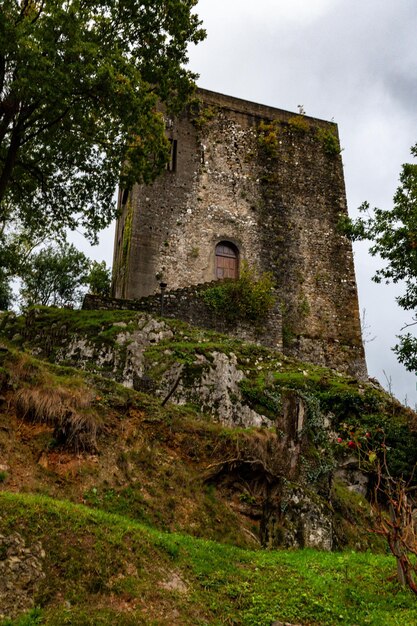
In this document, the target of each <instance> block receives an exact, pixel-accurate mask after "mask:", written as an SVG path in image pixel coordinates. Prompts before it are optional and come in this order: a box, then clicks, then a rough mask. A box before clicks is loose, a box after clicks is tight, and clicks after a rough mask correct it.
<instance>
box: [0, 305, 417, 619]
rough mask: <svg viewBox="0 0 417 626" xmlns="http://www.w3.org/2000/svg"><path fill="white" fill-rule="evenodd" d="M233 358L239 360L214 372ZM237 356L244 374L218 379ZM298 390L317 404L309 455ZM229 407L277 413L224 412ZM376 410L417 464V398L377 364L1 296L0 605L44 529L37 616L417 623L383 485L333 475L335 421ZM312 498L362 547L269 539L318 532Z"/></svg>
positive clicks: (128, 315)
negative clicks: (387, 527) (381, 500)
mask: <svg viewBox="0 0 417 626" xmlns="http://www.w3.org/2000/svg"><path fill="white" fill-rule="evenodd" d="M144 329H145V330H144ZM219 355H220V356H221V359H222V360H220V361H219ZM216 359H217V361H218V362H222V363H223V364H226V365H227V368H228V369H227V368H226V370H227V371H226V370H225V371H226V374H224V371H223V370H222V371H220V374H219V375H218V378H216V377H214V378H213V372H214V373H216V371H215V370H216V368H215V364H216ZM135 368H136V370H135ZM178 371H179V372H180V374H181V376H180V378H181V381H180V384H179V386H178V389H176V390H175V392H174V393H173V394H172V396H171V397H170V399H169V402H168V403H167V404H166V405H165V406H163V399H164V398H166V395H167V390H169V389H170V388H172V381H173V379H175V376H176V372H178ZM132 372H133V373H132ZM138 372H139V374H140V375H139V374H138ZM172 372H174V376H173V375H172ZM230 372H231V374H230ZM225 375H227V376H229V375H230V376H232V378H233V376H235V378H236V380H234V381H233V380H231V381H229V383H228V385H227V386H223V387H221V389H220V392H219V393H217V392H218V389H217V386H218V385H220V386H221V383H222V378H223V377H224V376H225ZM210 376H211V378H210ZM126 377H127V378H128V379H129V381H130V383H131V384H132V385H133V386H134V387H136V389H128V388H126V387H125V386H122V385H121V384H119V382H121V381H122V380H124V378H126ZM204 380H205V381H206V383H204ZM207 380H208V381H209V382H208V383H207ZM202 381H203V382H202ZM236 381H237V382H236ZM125 382H126V381H125ZM144 383H146V385H145V384H144ZM203 383H204V384H203ZM204 385H205V386H206V387H209V388H210V392H213V394H214V395H213V394H212V395H211V396H207V394H206V390H205V387H204ZM146 387H148V389H147V393H144V392H143V391H142V392H141V391H138V389H146ZM215 393H217V396H216V395H215ZM204 394H206V395H204ZM291 394H292V395H291ZM294 394H295V395H294ZM224 397H227V402H228V404H227V403H224V402H223V400H224ZM202 398H203V399H202ZM207 398H208V399H207ZM213 398H214V400H213ZM288 398H290V400H291V399H294V398H295V399H300V401H301V402H302V403H303V407H305V412H306V415H305V421H304V425H303V428H302V433H301V434H300V435H299V437H298V439H297V441H298V443H297V442H296V443H297V446H298V447H297V446H296V447H297V450H298V452H297V454H298V455H299V457H298V462H297V466H296V468H295V469H294V468H292V469H291V468H289V466H288V459H290V460H291V454H290V455H289V456H288V454H289V453H288V450H287V444H288V445H290V444H291V445H293V442H292V440H291V441H290V439H288V433H286V432H285V428H287V427H288V424H286V423H285V420H284V418H283V415H284V413H285V411H284V409H283V406H284V404H285V402H286V401H287V400H288ZM230 407H232V409H233V410H234V411H235V412H234V414H233V415H234V416H235V417H236V416H237V418H239V415H240V413H244V412H245V411H246V414H247V415H252V416H253V415H255V416H261V417H262V424H263V425H262V426H253V425H252V426H250V427H244V426H242V425H241V424H240V423H239V422H236V423H235V424H234V425H233V424H232V423H231V422H230V417H229V418H228V420H229V421H227V420H226V424H225V423H224V421H223V422H222V415H223V411H227V410H229V408H230ZM283 420H284V421H283ZM291 428H292V427H291ZM359 428H361V429H363V428H366V429H367V430H369V431H370V433H371V434H372V436H374V433H375V436H377V434H378V433H380V432H382V431H384V433H385V435H384V436H385V440H386V442H387V446H388V448H389V455H390V463H391V468H392V471H393V472H394V473H396V474H397V475H401V474H404V475H407V474H408V473H410V472H411V470H412V467H413V465H414V463H415V461H416V460H417V445H416V444H417V437H416V434H415V414H414V413H413V412H412V411H410V410H409V409H405V408H404V407H402V406H401V405H400V404H399V403H398V402H396V401H395V400H393V399H392V398H391V397H389V396H388V395H387V394H386V393H385V392H383V391H382V390H381V389H380V388H379V387H378V386H377V385H375V384H365V383H362V382H358V381H356V380H354V379H352V378H350V377H346V376H343V375H341V374H339V373H336V372H334V371H331V370H328V369H326V368H322V367H315V366H312V365H310V364H306V363H300V362H297V361H294V360H291V359H288V358H285V357H284V356H283V355H280V354H279V353H277V352H274V351H271V350H267V349H265V348H263V347H259V346H255V345H250V344H245V343H243V342H239V341H237V340H232V339H230V338H228V337H224V336H221V335H218V334H216V333H205V332H204V331H202V330H201V329H193V328H191V327H189V326H187V325H185V324H182V323H179V322H176V321H173V320H164V321H161V320H155V319H152V318H149V316H141V314H138V313H132V312H128V311H120V312H108V313H102V312H87V311H60V310H58V309H39V310H37V311H34V312H33V311H32V312H30V313H29V315H28V316H26V317H21V318H14V317H13V316H7V315H6V316H3V318H0V451H1V459H0V498H1V508H0V615H1V613H2V610H4V608H3V607H2V602H3V603H6V600H7V598H9V599H10V593H11V592H10V589H9V590H7V588H4V589H3V588H2V586H1V585H2V584H1V580H2V570H1V568H3V573H4V571H5V568H6V569H7V567H9V566H10V567H12V565H13V562H14V561H13V558H14V552H13V550H14V549H16V550H17V553H16V554H17V557H16V558H17V559H18V563H20V560H21V554H24V555H26V556H25V557H24V559H23V560H25V559H27V558H29V561H30V558H32V557H30V555H31V554H32V552H31V550H32V546H34V548H33V550H34V553H33V555H32V556H33V558H34V564H35V565H34V567H35V569H34V572H35V574H36V572H38V574H39V576H38V579H36V583H35V582H34V580H35V579H33V580H32V579H31V578H30V576H29V575H27V576H26V574H24V575H23V576H22V581H23V582H22V585H23V587H22V589H23V591H22V593H23V596H22V597H23V600H22V602H23V604H22V607H23V605H24V604H25V601H26V600H27V603H26V605H25V609H26V610H27V609H28V608H30V606H31V605H33V606H39V607H40V612H37V611H35V612H32V613H31V614H30V616H29V617H26V618H22V619H23V621H21V622H19V621H16V622H14V623H15V624H20V626H32V625H34V624H37V623H39V624H56V625H61V624H74V625H78V624H79V625H80V626H81V625H83V624H121V625H123V624H126V625H128V624H241V625H248V626H255V625H265V626H267V625H269V624H271V623H273V622H274V621H276V620H280V621H288V622H291V623H296V624H338V623H340V624H352V626H353V625H354V624H358V625H359V624H378V625H379V624H402V625H403V624H404V625H407V624H414V623H416V622H417V613H416V612H415V611H416V610H417V609H414V605H415V600H414V598H413V597H412V596H411V594H410V593H409V592H405V591H404V592H403V591H400V590H399V589H398V588H397V586H396V583H395V582H394V580H395V579H394V576H395V566H394V563H393V562H392V560H391V559H390V558H388V557H387V556H384V554H383V552H384V549H385V548H384V545H383V544H382V543H381V542H380V541H379V540H378V539H377V538H376V536H375V535H374V534H372V533H370V532H369V528H370V527H371V526H372V523H373V521H372V518H371V516H370V511H369V506H368V503H367V502H366V500H365V498H364V497H363V496H361V495H358V494H356V493H352V491H351V490H350V489H349V488H348V486H347V485H346V484H344V483H343V482H341V481H340V480H333V473H334V470H335V469H337V466H338V465H339V464H340V463H343V462H344V460H345V459H346V449H342V448H341V447H340V446H338V445H337V443H336V435H337V433H339V432H353V431H355V429H359ZM378 436H379V435H378ZM284 461H286V462H284ZM286 463H287V464H286ZM30 494H32V495H30ZM300 498H301V499H302V498H304V501H303V502H304V504H303V503H301V504H300V503H299V504H298V505H297V502H298V501H299V500H300ZM306 503H307V504H306ZM268 507H269V509H268ZM291 507H292V512H291V510H290V509H291ZM297 507H298V508H297ZM303 507H304V508H303ZM309 507H316V509H317V511H318V512H320V511H321V512H322V513H323V515H324V516H325V517H326V518H328V519H329V520H331V521H332V525H333V547H334V548H336V549H339V550H340V549H342V548H344V549H345V552H335V553H333V554H325V553H320V552H314V551H310V550H301V551H298V552H297V551H293V552H285V551H264V550H261V549H260V548H261V547H262V544H265V545H276V544H277V542H279V541H280V540H281V539H282V543H284V544H285V537H286V536H287V535H288V533H289V535H290V536H291V537H293V538H294V539H295V540H296V544H298V545H303V541H304V539H303V537H301V535H300V530H299V529H298V530H297V528H298V526H297V523H298V518H299V517H301V516H304V515H307V514H308V510H307V509H308V508H309ZM271 511H272V514H271ZM268 515H269V517H268ZM271 515H272V516H271ZM291 516H292V517H291ZM268 520H269V524H270V528H273V531H274V538H273V539H274V542H275V543H274V542H272V540H270V536H271V532H270V530H269V531H268V532H269V535H268V532H267V533H266V534H265V524H266V522H267V521H268ZM178 533H181V534H178ZM285 533H287V535H285ZM291 533H292V534H291ZM297 533H298V534H297ZM265 537H266V538H267V539H265ZM268 537H269V539H268ZM8 542H9V543H8ZM22 542H23V543H22ZM11 546H12V547H11ZM13 546H14V548H13ZM16 546H17V547H16ZM19 546H20V547H19ZM22 546H23V547H22ZM352 549H355V550H358V549H359V550H368V552H366V553H363V554H357V553H354V552H352ZM19 550H20V552H19ZM25 550H26V551H27V552H25ZM346 550H348V551H346ZM369 550H372V551H373V552H374V554H371V553H370V552H369ZM376 552H378V553H379V554H376ZM19 555H20V556H19ZM27 555H29V557H28V556H27ZM42 555H43V556H42ZM10 558H11V559H12V561H11V562H10ZM8 559H9V560H8ZM19 559H20V560H19ZM13 567H14V566H13ZM10 572H13V568H12V569H10ZM39 572H41V573H39ZM35 574H34V575H35ZM38 574H36V575H38ZM25 576H26V578H27V580H26V583H25ZM28 576H29V578H28ZM3 578H4V576H3ZM6 578H7V577H6ZM35 578H36V576H35ZM29 579H30V580H29ZM31 581H32V582H31ZM13 584H14V583H13ZM16 584H18V583H16ZM25 584H26V586H25ZM2 594H3V595H2ZM25 594H26V595H25ZM25 598H26V600H25ZM31 603H32V604H31ZM20 613H23V609H22V611H20V610H17V609H16V610H15V611H14V615H16V616H17V615H19V614H20ZM7 614H10V611H9V613H7V612H6V613H5V615H7ZM25 619H26V621H25ZM0 623H1V622H0Z"/></svg>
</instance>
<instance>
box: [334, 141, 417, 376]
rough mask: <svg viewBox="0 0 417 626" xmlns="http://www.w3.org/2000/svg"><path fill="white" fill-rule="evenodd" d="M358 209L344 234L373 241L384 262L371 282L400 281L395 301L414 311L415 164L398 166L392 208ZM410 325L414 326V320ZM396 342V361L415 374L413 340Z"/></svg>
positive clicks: (414, 151) (414, 150) (416, 343)
mask: <svg viewBox="0 0 417 626" xmlns="http://www.w3.org/2000/svg"><path fill="white" fill-rule="evenodd" d="M411 154H412V155H413V156H414V157H417V144H416V145H415V146H413V147H412V148H411ZM360 210H361V211H362V212H363V213H364V214H365V215H366V217H361V218H359V219H357V220H356V221H351V220H347V221H344V222H343V224H342V228H343V230H344V232H345V233H346V234H347V235H348V236H349V237H350V238H351V239H352V240H363V239H366V240H370V241H372V242H373V244H372V246H371V248H370V253H371V254H372V255H373V256H375V255H379V256H380V257H381V258H382V259H383V260H384V261H386V265H385V266H384V267H383V268H381V269H379V270H378V271H377V272H376V274H375V276H374V278H373V280H375V281H376V282H378V283H379V282H381V281H382V280H385V281H386V282H389V281H392V282H394V283H397V282H399V281H403V282H404V285H405V292H404V294H403V295H401V296H399V297H398V298H397V302H398V304H399V305H400V306H401V307H402V308H403V309H405V310H406V311H414V312H415V311H417V164H413V163H406V164H404V165H403V166H402V171H401V174H400V185H399V187H398V189H397V191H396V193H395V196H394V202H393V207H392V209H390V210H384V209H374V210H373V211H372V212H371V211H370V208H369V204H368V203H367V202H365V203H364V204H363V205H362V206H361V207H360ZM414 323H416V324H417V319H416V318H415V322H414ZM399 339H400V341H399V343H398V344H397V345H396V346H395V347H394V351H395V352H396V354H397V356H398V360H399V361H400V362H401V363H403V364H404V365H405V367H406V368H407V369H408V370H410V371H417V338H416V337H413V336H412V335H411V333H407V334H405V335H403V336H399Z"/></svg>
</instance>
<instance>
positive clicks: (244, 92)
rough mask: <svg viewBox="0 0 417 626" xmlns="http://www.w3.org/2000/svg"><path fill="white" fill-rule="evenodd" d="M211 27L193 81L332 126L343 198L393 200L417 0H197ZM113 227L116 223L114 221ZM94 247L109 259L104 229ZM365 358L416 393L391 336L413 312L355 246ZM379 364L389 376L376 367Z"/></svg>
mask: <svg viewBox="0 0 417 626" xmlns="http://www.w3.org/2000/svg"><path fill="white" fill-rule="evenodd" d="M196 10H197V12H198V14H199V15H200V17H201V19H202V20H203V23H204V27H205V28H206V30H207V39H206V41H204V42H203V43H201V44H199V45H198V46H197V47H193V48H192V49H190V66H191V68H192V69H193V70H194V71H195V72H197V73H198V74H199V75H200V78H199V80H198V84H199V86H201V87H204V88H206V89H211V90H213V91H218V92H220V93H225V94H228V95H233V96H236V97H239V98H245V99H247V100H252V101H254V102H260V103H263V104H268V105H271V106H275V107H278V108H281V109H287V110H289V111H297V110H298V109H297V106H298V105H303V107H304V109H305V111H306V113H307V115H311V116H313V117H318V118H322V119H327V120H334V121H335V122H337V124H338V126H339V134H340V138H341V144H342V147H343V148H344V151H343V155H342V156H343V161H344V167H345V180H346V190H347V198H348V204H349V210H350V213H351V215H355V214H356V209H357V207H358V206H359V205H360V204H361V203H362V202H363V201H364V200H368V201H369V202H370V203H371V205H373V206H379V207H381V208H389V207H390V206H391V202H392V196H393V195H394V192H395V190H396V187H397V185H398V176H399V172H400V168H401V165H402V163H404V162H406V161H410V158H411V157H410V146H411V145H412V144H414V143H415V142H417V80H416V79H417V5H416V0H395V1H394V0H362V1H359V0H256V1H254V0H239V1H237V0H199V3H198V5H197V9H196ZM111 232H112V231H111ZM102 241H103V244H102V246H100V247H99V248H98V249H96V250H95V251H94V256H95V257H96V258H99V259H102V258H105V259H106V260H107V262H108V263H111V248H112V235H111V234H109V233H106V234H105V235H104V236H103V238H102ZM355 263H356V274H357V281H358V287H359V298H360V307H361V309H366V323H367V324H368V325H369V329H368V338H372V337H373V336H376V338H375V339H374V341H371V342H368V343H367V344H366V352H367V362H368V370H369V373H370V375H371V376H375V377H376V378H378V379H379V380H380V382H381V383H382V384H384V386H387V381H386V377H388V378H392V386H393V391H394V393H395V395H396V396H397V397H398V398H399V399H400V400H402V401H404V399H405V398H406V397H407V399H408V403H409V404H410V405H412V406H414V404H415V403H416V402H417V392H416V376H415V375H412V374H408V373H406V372H405V370H404V369H403V368H402V367H401V366H400V365H398V364H397V362H396V358H395V355H394V354H393V353H392V352H391V350H390V347H391V346H393V345H394V344H395V342H396V339H395V336H396V334H398V333H399V331H400V329H401V327H402V326H403V325H404V323H405V322H406V321H408V319H409V318H407V316H406V314H405V313H404V312H403V311H402V310H400V309H399V308H398V307H397V306H396V304H395V294H396V293H397V294H398V293H399V292H400V291H399V289H398V288H397V289H396V290H395V289H394V288H393V287H392V286H391V287H390V286H385V285H376V284H374V283H372V281H371V277H372V274H373V272H374V270H375V268H376V267H377V266H378V262H377V260H375V259H372V258H371V257H369V255H368V254H367V246H366V245H365V244H359V245H358V246H357V247H355ZM384 371H385V373H386V376H385V374H384Z"/></svg>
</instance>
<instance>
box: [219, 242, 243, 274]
mask: <svg viewBox="0 0 417 626" xmlns="http://www.w3.org/2000/svg"><path fill="white" fill-rule="evenodd" d="M216 278H218V279H222V278H233V279H237V278H239V250H238V249H237V248H236V246H235V245H234V244H232V243H230V242H229V241H221V242H220V243H218V244H217V246H216Z"/></svg>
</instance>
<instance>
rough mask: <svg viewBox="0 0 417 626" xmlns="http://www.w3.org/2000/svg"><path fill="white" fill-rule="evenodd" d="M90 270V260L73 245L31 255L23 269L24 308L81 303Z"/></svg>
mask: <svg viewBox="0 0 417 626" xmlns="http://www.w3.org/2000/svg"><path fill="white" fill-rule="evenodd" d="M89 269H90V261H89V259H88V258H87V257H86V256H85V254H83V253H82V252H79V251H78V250H77V249H76V248H75V246H73V245H72V244H63V245H62V246H61V247H59V248H56V247H54V246H52V245H50V246H48V247H46V248H43V249H42V250H40V251H39V252H37V253H35V254H32V255H31V257H30V258H29V259H28V261H27V262H26V264H25V266H24V267H22V268H21V270H20V273H21V278H22V287H21V290H20V296H21V299H22V304H23V306H31V305H34V304H42V305H45V306H46V305H53V306H71V307H72V306H74V305H77V304H79V302H80V301H81V297H82V295H83V291H82V289H81V288H82V286H83V285H85V284H86V282H87V277H88V273H89Z"/></svg>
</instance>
